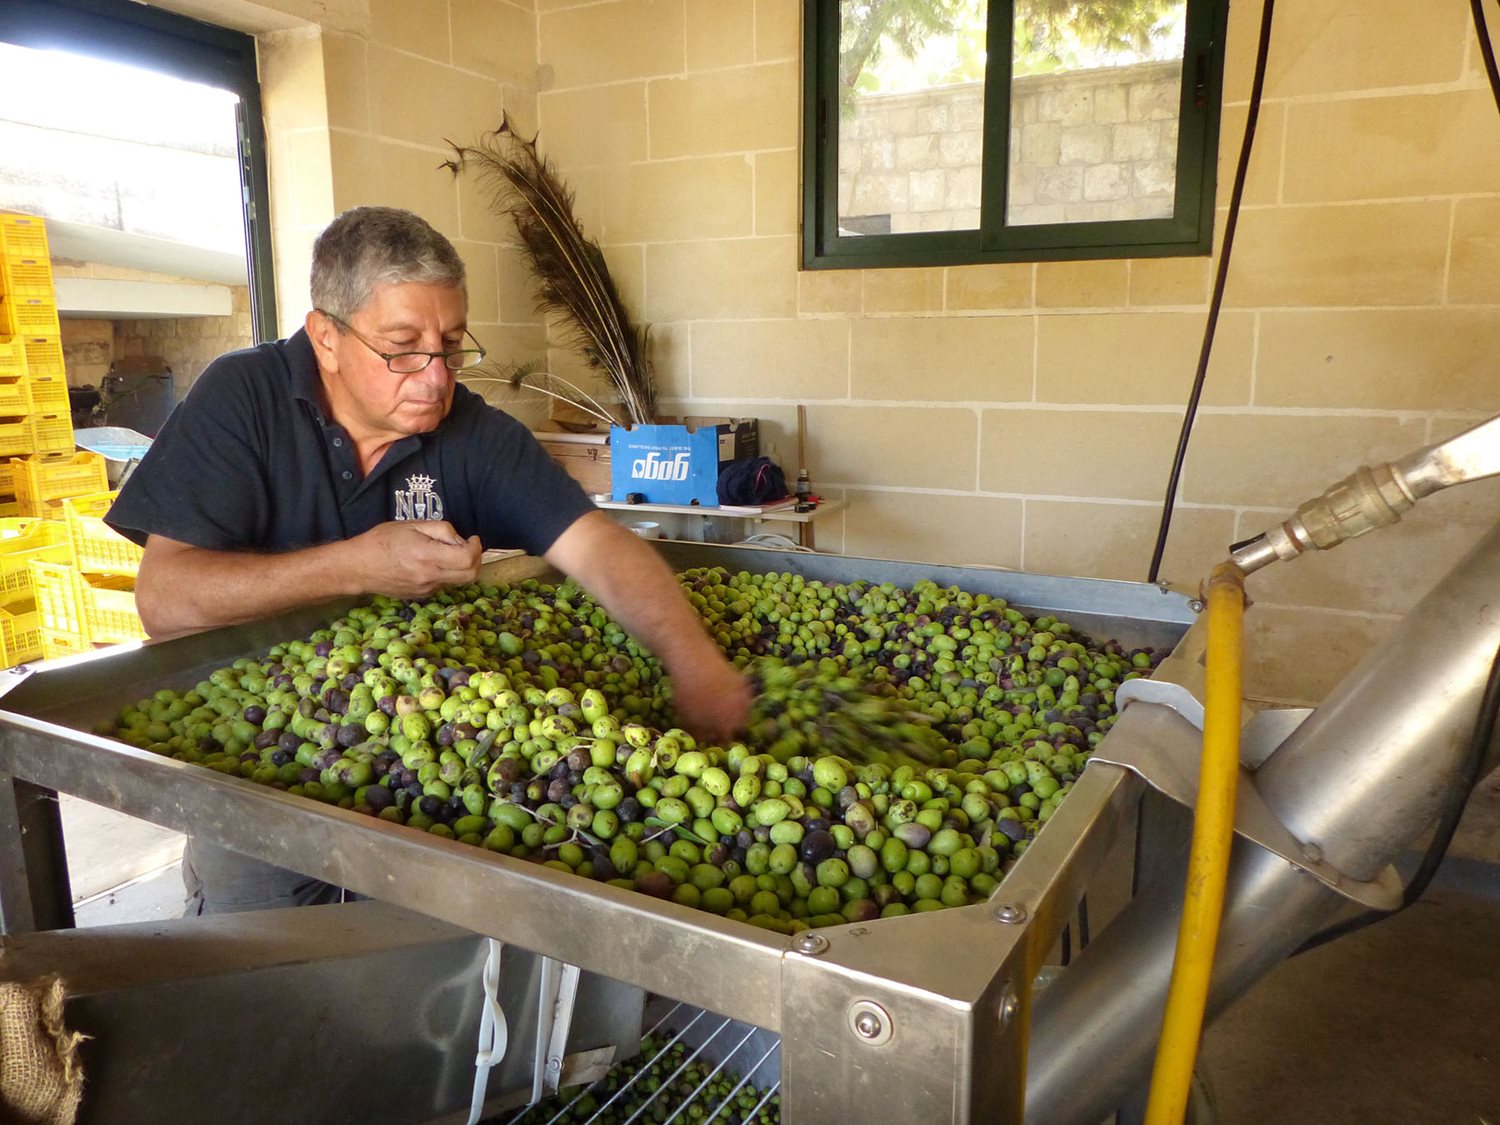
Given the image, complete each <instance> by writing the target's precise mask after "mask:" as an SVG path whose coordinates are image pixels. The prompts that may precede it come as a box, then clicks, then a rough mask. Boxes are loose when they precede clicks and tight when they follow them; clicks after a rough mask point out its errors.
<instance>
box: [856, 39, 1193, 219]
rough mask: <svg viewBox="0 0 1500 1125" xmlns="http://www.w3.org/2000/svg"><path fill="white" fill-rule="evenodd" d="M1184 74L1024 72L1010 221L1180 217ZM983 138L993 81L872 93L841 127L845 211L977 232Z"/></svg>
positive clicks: (1159, 68) (1016, 114)
mask: <svg viewBox="0 0 1500 1125" xmlns="http://www.w3.org/2000/svg"><path fill="white" fill-rule="evenodd" d="M1181 73H1182V66H1181V64H1180V63H1177V62H1165V63H1148V64H1143V65H1139V66H1131V67H1106V68H1101V69H1098V70H1083V71H1068V72H1063V73H1058V74H1041V75H1028V76H1026V77H1024V78H1020V79H1017V80H1016V83H1015V86H1014V96H1013V101H1012V106H1011V129H1010V134H1011V136H1010V154H1011V155H1010V164H1011V173H1010V176H1011V179H1010V196H1009V201H1008V202H1009V212H1008V215H1009V219H1010V222H1012V223H1015V224H1022V225H1029V224H1035V223H1060V222H1097V221H1104V220H1114V219H1154V218H1163V217H1167V216H1170V215H1171V213H1172V193H1173V191H1174V190H1175V188H1176V168H1175V159H1176V151H1177V116H1178V103H1177V99H1178V90H1179V88H1180V87H1179V82H1180V76H1181ZM983 146H984V86H983V84H982V83H976V82H966V83H960V84H956V85H952V86H939V87H934V88H933V89H930V90H922V91H919V92H916V93H907V94H883V95H876V96H865V97H861V98H859V99H858V100H857V101H856V102H855V103H854V105H853V106H852V108H851V110H850V111H849V113H848V114H847V115H846V117H845V118H844V120H843V121H842V123H841V126H840V135H839V214H840V216H873V217H880V218H884V219H885V220H887V221H886V223H885V224H884V225H883V227H882V230H883V231H886V232H890V233H895V234H903V233H907V232H910V231H924V230H972V229H974V228H975V227H977V226H978V225H979V206H980V176H979V166H980V161H981V159H982V156H983ZM864 233H871V231H870V230H868V229H866V230H865V231H864Z"/></svg>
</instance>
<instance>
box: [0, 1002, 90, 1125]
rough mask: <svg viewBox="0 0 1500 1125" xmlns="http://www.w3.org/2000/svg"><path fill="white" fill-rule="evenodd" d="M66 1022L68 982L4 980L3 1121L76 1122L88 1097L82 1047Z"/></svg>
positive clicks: (23, 1124) (0, 1026) (31, 1124)
mask: <svg viewBox="0 0 1500 1125" xmlns="http://www.w3.org/2000/svg"><path fill="white" fill-rule="evenodd" d="M83 1039H84V1036H82V1035H79V1034H78V1033H77V1032H70V1031H67V1030H66V1029H64V1027H63V983H62V981H61V980H60V979H57V978H53V979H51V980H41V981H36V982H34V983H32V984H20V983H17V982H10V983H6V982H0V1122H5V1123H7V1125H9V1123H11V1122H15V1123H16V1125H73V1120H74V1119H75V1118H76V1117H77V1116H78V1103H79V1101H80V1099H81V1098H82V1097H83V1066H82V1064H81V1063H80V1061H79V1059H78V1057H77V1052H78V1044H79V1042H80V1041H82V1040H83Z"/></svg>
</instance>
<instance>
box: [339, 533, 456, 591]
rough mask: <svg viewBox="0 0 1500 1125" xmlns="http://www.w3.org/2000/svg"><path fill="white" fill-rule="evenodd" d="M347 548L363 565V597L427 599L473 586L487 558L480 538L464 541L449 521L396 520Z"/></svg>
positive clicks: (346, 545) (355, 538) (348, 543)
mask: <svg viewBox="0 0 1500 1125" xmlns="http://www.w3.org/2000/svg"><path fill="white" fill-rule="evenodd" d="M344 546H345V547H346V548H347V550H348V552H349V557H350V558H353V559H356V560H358V561H357V565H358V567H359V574H361V575H362V576H363V581H362V582H361V583H360V585H361V587H362V591H361V592H364V593H379V594H387V595H389V596H391V597H394V598H425V597H426V596H427V595H428V594H430V593H432V592H433V591H434V590H437V589H439V588H441V587H443V586H455V585H462V584H463V583H465V582H472V581H474V579H475V578H476V577H477V576H478V575H479V557H480V555H481V554H483V553H484V552H483V548H482V547H481V546H480V543H479V537H478V536H477V535H473V536H470V537H469V538H468V539H464V538H463V537H462V536H461V535H459V534H458V532H457V531H455V530H454V529H453V525H452V524H450V523H448V522H447V521H446V520H392V521H391V522H389V523H382V524H378V525H377V526H375V527H372V528H371V529H370V530H369V531H367V532H365V533H364V534H363V535H356V536H355V537H354V538H353V539H350V540H348V541H347V542H346V543H345V544H344Z"/></svg>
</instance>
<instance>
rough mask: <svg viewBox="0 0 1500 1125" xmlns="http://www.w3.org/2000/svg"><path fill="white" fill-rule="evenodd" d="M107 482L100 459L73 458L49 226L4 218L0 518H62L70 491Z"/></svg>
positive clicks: (0, 227)
mask: <svg viewBox="0 0 1500 1125" xmlns="http://www.w3.org/2000/svg"><path fill="white" fill-rule="evenodd" d="M18 458H26V459H27V460H28V461H29V462H31V463H32V464H31V466H30V467H26V468H23V467H22V466H21V465H20V464H19V463H18V460H17V459H18ZM23 473H24V474H25V479H19V478H20V477H21V475H22V474H23ZM103 474H104V462H103V459H102V458H101V459H97V461H96V460H95V456H94V455H93V454H89V455H88V457H87V458H85V459H83V460H82V461H80V460H78V459H75V457H74V446H73V417H72V413H71V411H70V409H69V405H68V379H67V373H66V372H65V371H64V369H63V348H62V328H61V325H60V324H59V323H58V319H57V292H56V290H55V288H54V287H53V283H52V259H51V257H50V256H49V254H48V250H47V226H46V223H45V222H43V220H41V219H40V218H37V217H36V216H35V215H17V214H9V213H5V214H0V517H5V516H48V517H51V518H53V519H58V518H61V515H62V511H61V505H60V500H61V498H62V497H63V496H64V495H67V494H68V490H70V489H71V490H72V491H73V492H91V491H97V490H98V489H100V488H103V487H105V483H104V475H103ZM23 496H24V497H25V500H24V502H23V499H22V498H23ZM49 509H50V510H49Z"/></svg>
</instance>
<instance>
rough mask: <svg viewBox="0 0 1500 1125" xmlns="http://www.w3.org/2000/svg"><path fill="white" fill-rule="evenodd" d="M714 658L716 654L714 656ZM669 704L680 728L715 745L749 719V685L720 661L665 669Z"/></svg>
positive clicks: (725, 661)
mask: <svg viewBox="0 0 1500 1125" xmlns="http://www.w3.org/2000/svg"><path fill="white" fill-rule="evenodd" d="M715 655H717V653H715ZM668 675H669V676H670V677H671V680H672V701H673V704H674V706H675V707H676V708H677V715H678V717H679V718H680V719H681V720H682V725H683V726H685V727H686V728H687V729H688V730H690V731H692V732H693V734H695V735H699V736H701V737H703V738H705V739H712V740H714V741H716V742H723V741H725V740H727V739H730V738H733V737H734V736H735V735H737V734H739V733H741V732H742V731H743V730H744V729H745V723H746V721H747V720H748V719H749V717H750V681H749V680H747V679H746V678H745V677H744V676H743V675H742V674H740V672H739V671H738V670H737V669H736V668H735V667H734V665H733V664H730V663H729V662H728V661H727V660H724V659H723V658H722V657H721V658H719V659H717V660H712V659H711V660H703V661H699V662H697V663H695V664H693V665H692V666H691V667H688V668H684V669H677V670H673V669H669V670H668Z"/></svg>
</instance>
